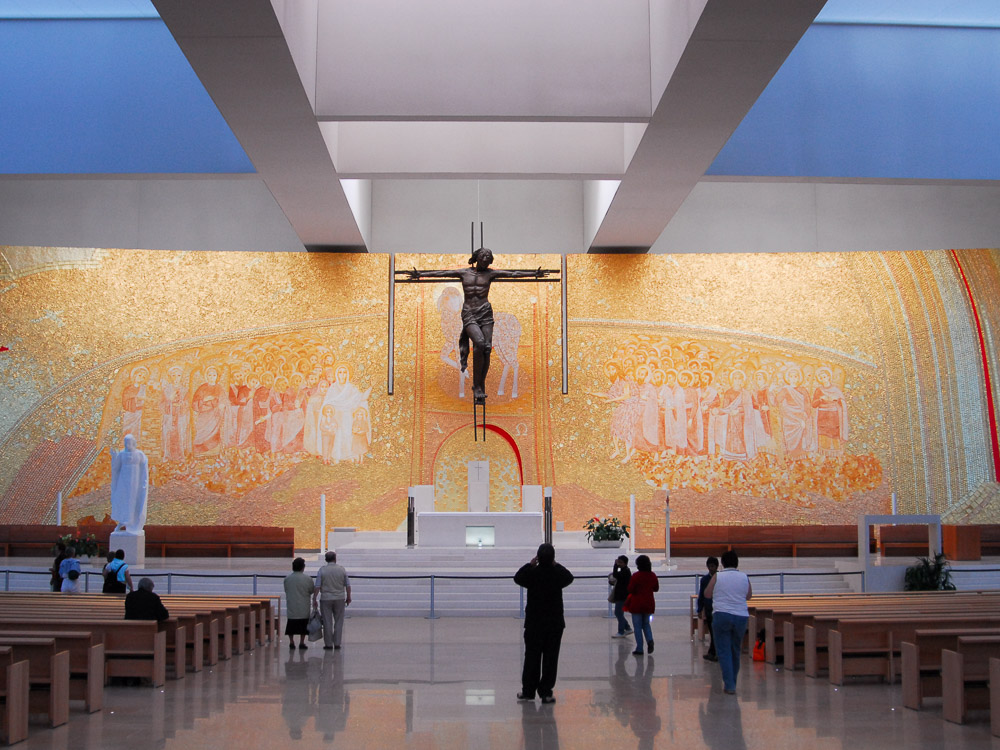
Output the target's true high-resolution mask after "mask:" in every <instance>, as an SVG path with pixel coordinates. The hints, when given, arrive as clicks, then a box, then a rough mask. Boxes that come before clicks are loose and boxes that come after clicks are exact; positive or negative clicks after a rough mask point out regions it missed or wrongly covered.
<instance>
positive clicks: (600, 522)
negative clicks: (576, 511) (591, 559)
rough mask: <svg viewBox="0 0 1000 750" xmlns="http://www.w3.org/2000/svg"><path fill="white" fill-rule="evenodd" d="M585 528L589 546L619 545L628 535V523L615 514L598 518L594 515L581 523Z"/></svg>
mask: <svg viewBox="0 0 1000 750" xmlns="http://www.w3.org/2000/svg"><path fill="white" fill-rule="evenodd" d="M583 528H585V529H586V530H587V541H589V542H590V546H591V547H621V546H622V542H623V541H625V539H626V538H627V537H628V524H625V523H622V522H621V521H619V520H618V519H617V518H616V517H615V516H612V517H611V518H598V517H597V516H594V517H593V518H591V519H590V520H589V521H587V523H585V524H584V525H583Z"/></svg>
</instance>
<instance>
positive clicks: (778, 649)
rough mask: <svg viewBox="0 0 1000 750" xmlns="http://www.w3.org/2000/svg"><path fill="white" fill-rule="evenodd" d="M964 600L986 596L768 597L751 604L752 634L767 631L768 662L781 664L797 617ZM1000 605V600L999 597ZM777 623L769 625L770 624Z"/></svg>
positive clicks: (873, 611)
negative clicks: (787, 636)
mask: <svg viewBox="0 0 1000 750" xmlns="http://www.w3.org/2000/svg"><path fill="white" fill-rule="evenodd" d="M960 599H972V600H975V601H980V600H982V599H983V595H982V594H981V593H980V592H951V591H949V592H905V593H904V592H891V593H885V594H807V595H785V594H779V595H768V596H762V597H755V598H754V599H752V600H751V601H750V602H748V609H749V611H750V616H751V621H750V623H749V627H748V630H750V631H751V632H754V633H756V632H758V631H759V630H761V629H763V630H764V631H765V643H766V648H765V652H766V656H765V658H766V660H767V661H768V662H770V663H777V662H778V661H780V660H785V661H786V664H787V663H788V660H787V659H786V658H785V653H784V651H785V649H784V635H785V627H784V626H785V623H786V622H789V621H792V620H793V619H794V618H795V617H796V616H802V615H808V614H810V613H827V614H837V613H840V612H843V613H844V614H848V613H850V612H853V611H862V612H865V613H869V614H875V615H877V614H878V613H879V612H880V611H881V610H882V608H884V607H900V606H902V607H904V608H910V607H923V606H933V604H934V603H935V602H937V603H942V602H943V603H945V606H948V607H955V606H957V605H956V602H957V601H958V600H960ZM997 601H998V602H1000V597H997ZM768 619H771V620H773V622H772V623H771V624H770V625H769V624H768V623H767V620H768ZM793 632H794V634H795V638H794V639H793V641H795V642H797V644H798V645H802V643H803V640H804V634H803V632H802V623H801V621H800V622H798V623H796V628H795V630H794V631H793ZM791 656H792V662H793V663H796V662H801V657H800V656H798V654H796V653H795V651H794V650H793V651H792V653H791Z"/></svg>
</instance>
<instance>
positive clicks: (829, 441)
mask: <svg viewBox="0 0 1000 750" xmlns="http://www.w3.org/2000/svg"><path fill="white" fill-rule="evenodd" d="M816 380H817V382H818V384H819V385H818V387H817V388H816V390H815V391H814V392H813V397H812V407H813V409H815V410H816V411H815V412H814V414H815V419H816V436H817V442H818V447H819V452H820V455H824V456H839V455H842V454H843V453H844V443H846V442H847V438H848V436H849V432H850V427H849V424H848V419H847V398H846V397H845V396H844V392H843V391H842V390H840V388H838V387H837V386H836V385H834V383H833V371H832V370H831V369H830V368H829V367H820V368H819V369H818V370H816Z"/></svg>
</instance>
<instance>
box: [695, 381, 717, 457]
mask: <svg viewBox="0 0 1000 750" xmlns="http://www.w3.org/2000/svg"><path fill="white" fill-rule="evenodd" d="M699 379H700V380H701V389H700V391H699V397H698V400H699V402H700V403H701V418H702V429H703V430H704V437H703V438H702V443H701V444H702V453H707V454H708V455H710V456H712V455H715V446H716V437H717V434H718V429H717V425H718V422H719V405H720V404H721V403H722V398H721V396H719V389H718V388H716V386H715V373H713V372H712V371H711V370H704V371H703V372H702V373H701V375H700V376H699Z"/></svg>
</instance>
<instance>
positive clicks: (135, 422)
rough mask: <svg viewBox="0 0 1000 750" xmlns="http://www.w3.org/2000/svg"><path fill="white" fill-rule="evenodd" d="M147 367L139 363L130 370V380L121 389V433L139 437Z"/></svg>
mask: <svg viewBox="0 0 1000 750" xmlns="http://www.w3.org/2000/svg"><path fill="white" fill-rule="evenodd" d="M148 381H149V369H148V368H146V367H144V366H142V365H139V366H138V367H136V368H135V369H134V370H132V376H131V382H130V383H129V384H128V385H127V386H125V388H124V389H123V390H122V434H123V435H129V434H131V435H135V437H136V439H138V438H139V437H140V433H141V430H142V409H143V407H144V406H145V405H146V383H147V382H148Z"/></svg>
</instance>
